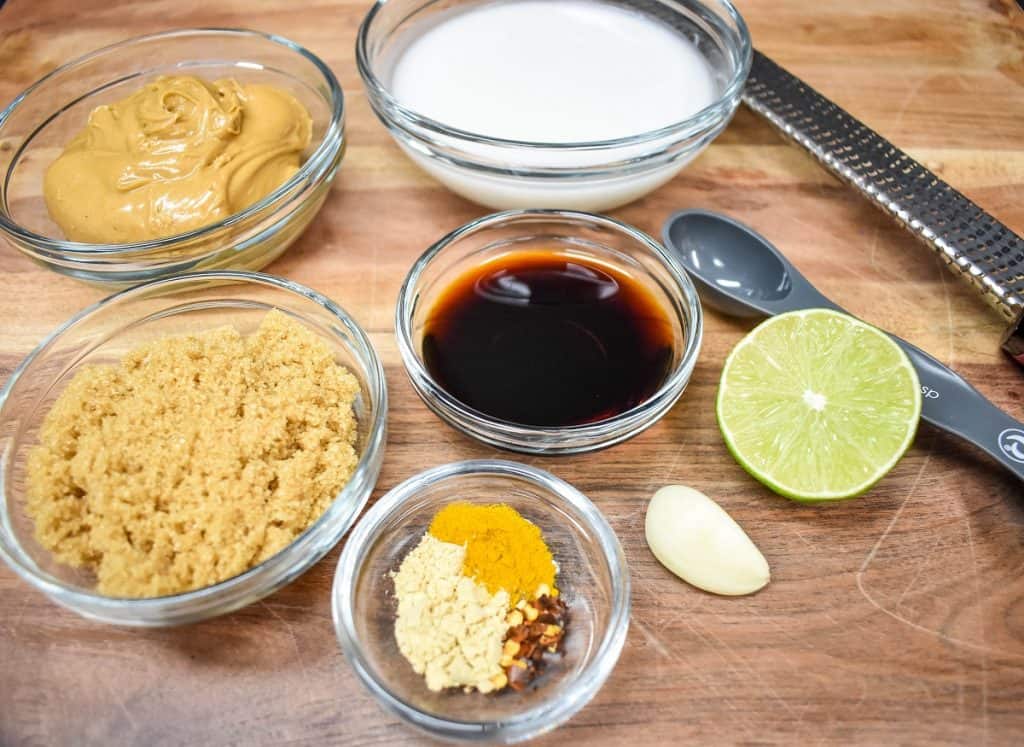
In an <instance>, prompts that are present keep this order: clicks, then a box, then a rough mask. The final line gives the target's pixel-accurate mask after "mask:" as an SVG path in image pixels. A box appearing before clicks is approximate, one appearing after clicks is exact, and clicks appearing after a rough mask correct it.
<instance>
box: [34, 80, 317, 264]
mask: <svg viewBox="0 0 1024 747" xmlns="http://www.w3.org/2000/svg"><path fill="white" fill-rule="evenodd" d="M312 128H313V123H312V119H311V118H310V116H309V112H307V111H306V109H305V108H304V107H303V106H302V104H300V103H299V102H298V101H297V100H296V99H295V97H294V96H292V95H291V94H290V93H288V92H287V91H284V90H281V89H279V88H276V87H274V86H270V85H263V84H248V85H241V84H239V83H238V82H237V81H235V80H233V79H226V80H218V81H215V82H213V83H208V82H206V81H204V80H201V79H199V78H196V77H194V76H191V75H174V76H161V77H159V78H157V79H155V80H153V81H152V82H150V83H147V84H146V86H145V87H144V88H142V89H141V90H139V91H137V92H135V93H133V94H132V95H131V96H129V97H127V98H125V99H122V100H121V101H117V102H115V103H113V104H108V105H104V106H99V107H97V108H96V109H94V110H93V111H92V112H91V113H90V114H89V120H88V123H87V124H86V127H85V129H84V130H82V132H80V133H79V134H78V135H77V136H75V138H74V139H73V140H72V141H71V142H70V143H68V145H67V147H66V148H65V149H64V152H63V153H62V154H61V155H60V157H59V158H57V160H56V161H54V162H53V164H52V165H51V166H50V168H49V169H48V170H47V172H46V177H45V180H44V184H43V196H44V198H45V199H46V207H47V209H48V210H49V212H50V216H51V217H52V218H53V220H54V221H55V222H56V223H57V225H58V226H60V228H61V229H62V230H63V231H64V234H65V236H66V237H67V238H68V239H70V240H72V241H83V242H90V243H103V244H121V243H126V242H132V241H144V240H147V239H155V238H160V237H164V236H172V235H175V234H179V233H184V232H186V231H192V230H195V229H197V228H201V227H203V226H206V225H209V224H211V223H215V222H217V221H219V220H222V219H223V218H227V217H228V216H230V215H232V214H234V213H237V212H238V211H240V210H243V209H245V208H246V207H248V206H249V205H251V204H253V203H254V202H256V201H258V200H260V199H261V198H263V197H265V196H266V195H268V194H269V193H271V192H273V191H274V190H275V189H276V188H277V187H279V186H280V185H281V184H283V183H284V182H285V181H287V180H288V179H289V178H290V177H291V176H292V175H293V174H294V173H295V172H296V170H297V169H298V168H299V161H300V158H301V156H302V152H303V150H305V148H306V147H307V146H308V145H309V142H310V138H311V136H312Z"/></svg>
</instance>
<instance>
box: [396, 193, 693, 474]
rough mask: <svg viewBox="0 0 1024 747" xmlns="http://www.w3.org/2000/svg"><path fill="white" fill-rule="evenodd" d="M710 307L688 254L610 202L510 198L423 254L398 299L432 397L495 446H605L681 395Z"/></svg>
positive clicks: (407, 338)
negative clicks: (679, 255) (529, 204)
mask: <svg viewBox="0 0 1024 747" xmlns="http://www.w3.org/2000/svg"><path fill="white" fill-rule="evenodd" d="M702 319H703V316H702V312H701V307H700V301H699V300H698V297H697V292H696V290H695V289H694V286H693V283H692V282H691V281H690V279H689V277H688V276H687V275H686V272H685V271H684V270H683V268H682V267H681V266H680V264H679V263H678V261H677V260H676V259H675V258H674V257H673V256H671V255H670V254H669V253H668V252H666V251H665V249H664V247H663V246H662V245H661V244H659V243H658V242H657V241H655V240H654V239H652V238H651V237H650V236H648V235H647V234H645V233H643V232H642V231H639V230H637V229H636V228H633V227H632V226H629V225H626V224H625V223H622V222H620V221H617V220H614V219H612V218H607V217H605V216H599V215H593V214H591V213H581V212H572V211H562V210H510V211H506V212H503V213H495V214H493V215H489V216H486V217H484V218H480V219H479V220H475V221H473V222H471V223H467V224H466V225H464V226H462V227H461V228H458V229H456V230H455V231H453V232H452V233H450V234H448V235H447V236H445V237H444V238H442V239H441V240H440V241H438V242H437V243H436V244H434V245H433V246H431V247H430V248H429V249H428V250H427V251H426V252H425V253H424V254H423V256H421V257H420V258H419V260H418V261H417V262H416V263H415V264H414V265H413V267H412V269H411V270H410V271H409V274H408V276H407V277H406V280H405V283H404V285H403V286H402V289H401V291H400V292H399V297H398V305H397V308H396V312H395V329H396V332H397V338H398V347H399V351H400V352H401V355H402V362H403V363H404V364H405V369H406V372H407V373H408V375H409V378H410V380H411V381H412V384H413V387H414V388H415V390H416V392H417V393H418V394H419V395H420V397H421V398H422V399H423V401H424V402H425V403H426V404H427V406H428V407H430V409H431V410H433V411H434V412H435V413H436V414H437V415H439V416H440V417H441V418H442V419H443V420H445V421H447V422H448V423H449V424H450V425H452V426H454V427H455V428H457V429H459V430H461V431H462V432H464V433H466V434H467V435H469V436H471V437H473V438H475V439H478V440H480V441H483V442H484V443H487V444H490V445H492V446H499V447H501V448H505V449H510V450H512V451H521V452H526V453H535V454H570V453H578V452H584V451H591V450H593V449H599V448H603V447H606V446H611V445H612V444H616V443H619V442H620V441H624V440H625V439H628V438H631V437H633V436H635V435H636V434H637V433H640V432H641V431H643V430H644V429H645V428H648V427H650V426H651V425H653V424H654V423H655V422H657V421H658V420H659V419H660V418H661V417H662V416H663V415H664V414H665V413H667V412H668V411H669V409H670V408H671V407H672V406H673V405H674V404H675V402H676V401H677V400H678V399H679V397H680V396H681V395H682V393H683V390H684V389H685V388H686V385H687V383H688V382H689V380H690V375H691V374H692V373H693V367H694V365H695V363H696V361H697V355H698V352H699V350H700V343H701V332H702V323H703V322H702Z"/></svg>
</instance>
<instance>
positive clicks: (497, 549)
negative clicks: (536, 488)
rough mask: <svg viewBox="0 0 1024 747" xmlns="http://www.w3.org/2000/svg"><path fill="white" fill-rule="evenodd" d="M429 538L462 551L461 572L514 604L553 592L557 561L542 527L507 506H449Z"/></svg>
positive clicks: (438, 517)
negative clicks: (543, 590) (501, 592)
mask: <svg viewBox="0 0 1024 747" xmlns="http://www.w3.org/2000/svg"><path fill="white" fill-rule="evenodd" d="M430 534H432V535H433V536H434V537H436V538H437V539H439V540H441V541H442V542H451V543H452V544H456V545H463V546H465V548H466V558H465V564H464V566H463V571H462V572H463V573H464V574H465V575H467V576H471V577H473V578H475V579H476V580H477V581H479V582H480V583H482V584H484V585H485V586H486V587H487V588H488V589H489V590H490V592H491V593H492V594H495V593H497V592H498V591H499V590H504V591H506V592H507V593H508V595H509V598H510V599H511V602H512V604H513V605H515V604H517V603H518V602H519V601H520V600H523V599H526V600H530V599H533V598H534V597H535V596H536V595H537V592H538V589H539V588H540V587H541V586H547V587H548V589H554V588H555V570H556V569H555V561H554V559H553V558H552V557H551V550H549V549H548V546H547V545H546V544H545V542H544V537H543V535H542V534H541V531H540V527H538V526H537V525H536V524H534V523H533V522H531V521H529V520H527V519H524V518H523V517H522V516H521V515H520V514H519V512H518V511H516V510H515V509H514V508H512V507H511V506H507V505H505V504H499V503H494V504H474V503H468V502H466V501H459V502H456V503H450V504H448V505H447V506H445V507H444V508H442V509H441V510H440V511H438V512H437V514H436V515H435V516H434V520H433V521H432V522H431V523H430Z"/></svg>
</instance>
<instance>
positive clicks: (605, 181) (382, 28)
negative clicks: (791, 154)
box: [356, 0, 751, 211]
mask: <svg viewBox="0 0 1024 747" xmlns="http://www.w3.org/2000/svg"><path fill="white" fill-rule="evenodd" d="M593 1H594V2H604V1H605V0H593ZM488 2H493V0H446V2H441V3H438V2H434V0H377V3H376V4H375V5H374V6H373V7H372V8H371V9H370V11H369V13H367V15H366V18H365V19H364V20H363V23H362V26H361V27H360V29H359V35H358V38H357V40H356V63H357V65H358V67H359V74H360V75H361V76H362V79H363V83H364V85H365V87H366V93H367V97H368V98H369V101H370V104H371V106H372V107H373V110H374V111H375V112H376V114H377V116H378V118H379V119H380V120H381V122H383V123H384V125H385V126H386V127H387V128H388V130H389V131H390V133H391V135H392V137H393V138H394V139H395V142H396V143H398V145H399V146H400V147H401V149H402V150H403V151H405V153H406V155H408V156H409V158H411V159H412V160H413V161H414V162H415V163H416V164H417V165H419V166H420V167H421V168H422V169H423V170H424V171H426V172H427V173H429V174H430V175H431V176H433V177H434V178H436V179H437V180H438V181H440V182H442V183H443V184H444V185H445V186H447V187H448V188H449V189H451V190H452V191H453V192H456V193H457V194H459V195H462V196H463V197H465V198H466V199H468V200H472V201H474V202H478V203H481V204H483V205H487V206H490V207H494V208H499V209H505V208H528V207H537V206H542V207H549V208H567V209H574V210H593V211H602V210H608V209H610V208H613V207H617V206H619V205H623V204H625V203H627V202H631V201H633V200H635V199H638V198H639V197H641V196H643V195H645V194H647V193H648V192H651V191H652V190H654V189H657V188H658V187H660V186H661V185H662V184H664V183H665V182H667V181H668V180H669V179H671V178H672V177H673V176H675V175H676V174H677V173H679V171H680V170H681V169H682V168H683V167H684V166H685V165H686V164H688V163H689V162H690V161H692V160H693V159H694V158H695V157H696V156H697V154H699V153H700V152H701V151H702V150H704V148H706V147H707V145H708V144H709V143H710V142H711V141H712V140H713V139H714V138H715V137H716V136H717V135H718V134H719V133H720V132H721V131H722V130H723V129H724V128H725V126H726V125H727V124H728V123H729V120H730V119H731V118H732V115H733V113H734V112H735V111H736V107H737V106H738V105H739V102H740V95H741V94H742V91H743V85H744V83H745V82H746V79H747V73H748V72H749V70H750V61H751V45H750V34H749V32H748V31H747V27H746V24H745V23H744V22H743V18H742V17H741V16H740V14H739V12H738V11H737V10H736V8H735V7H734V6H733V5H732V3H731V2H729V0H707V2H698V1H697V0H643V2H629V3H620V2H616V4H624V5H626V6H628V7H629V8H630V9H631V10H632V11H633V12H636V13H642V14H644V15H647V16H649V17H651V18H652V19H655V20H656V21H658V22H659V23H661V24H662V25H665V26H667V27H668V28H670V29H672V30H673V31H675V32H676V33H678V34H680V35H681V36H683V37H685V38H687V39H688V40H690V41H691V42H693V43H694V44H695V45H696V46H697V49H698V50H699V51H700V53H701V54H703V56H704V57H705V59H706V60H707V62H708V65H709V67H710V69H711V71H712V76H713V78H714V81H715V84H716V86H717V89H718V98H717V99H716V100H715V101H714V102H712V103H711V104H710V105H708V106H707V107H705V108H704V109H702V110H700V111H699V112H697V113H696V114H694V115H693V116H692V117H689V118H687V119H685V120H683V121H681V122H676V123H675V124H672V125H669V126H667V127H663V128H661V129H658V130H653V131H650V132H638V133H635V134H632V135H630V136H628V137H621V138H616V139H613V140H600V141H593V142H580V143H550V142H549V143H545V142H531V141H520V140H509V139H506V138H500V137H491V136H489V135H488V133H485V132H484V133H480V132H467V131H465V130H460V129H458V128H456V127H453V126H450V125H448V124H445V123H444V122H438V121H436V120H434V119H431V118H429V117H426V116H424V115H422V114H420V113H418V112H416V111H413V110H412V109H410V108H407V107H406V106H404V105H403V103H402V102H401V101H400V100H398V99H397V98H396V97H395V96H394V95H393V94H392V92H391V89H390V86H391V79H392V74H393V69H394V65H395V63H396V61H397V60H398V59H399V57H400V56H401V54H402V52H403V51H404V50H405V48H406V47H407V46H408V44H409V42H410V40H411V39H413V38H415V37H416V36H417V35H418V34H420V33H422V31H423V30H424V29H426V28H429V27H431V26H433V25H434V24H436V23H437V22H438V21H439V20H443V18H444V17H445V16H446V15H449V14H454V13H459V12H462V11H465V10H467V9H469V8H472V7H475V6H478V5H481V4H484V3H488Z"/></svg>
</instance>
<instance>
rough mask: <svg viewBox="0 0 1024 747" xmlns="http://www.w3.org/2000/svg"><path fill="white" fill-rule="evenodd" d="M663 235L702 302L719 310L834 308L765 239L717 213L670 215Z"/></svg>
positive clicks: (744, 313) (756, 312) (741, 313)
mask: <svg viewBox="0 0 1024 747" xmlns="http://www.w3.org/2000/svg"><path fill="white" fill-rule="evenodd" d="M663 239H664V242H665V245H666V246H667V247H669V248H670V249H672V250H674V251H675V253H676V256H677V257H678V258H679V260H680V261H681V262H682V263H683V265H684V266H685V267H686V270H687V271H688V272H689V273H690V276H691V277H692V278H693V280H694V284H695V285H696V286H697V289H698V290H699V291H700V295H701V298H702V299H703V301H704V302H705V303H707V304H708V305H709V306H711V307H712V308H714V309H717V310H718V311H721V312H722V313H724V314H728V315H730V316H738V317H747V318H749V317H761V316H765V315H772V314H781V313H782V312H784V311H793V310H796V309H806V308H809V307H823V308H833V309H834V308H837V307H836V306H835V304H833V303H832V302H831V301H829V300H828V299H827V298H825V297H824V296H822V295H821V294H820V293H819V292H818V291H817V290H816V289H815V288H814V287H813V286H812V285H811V284H810V283H809V282H807V280H805V279H804V277H803V275H801V274H800V272H799V271H798V270H797V269H796V268H795V267H793V265H792V264H790V262H789V261H788V260H787V259H786V258H785V257H784V256H783V255H782V253H781V252H780V251H779V250H778V249H776V248H775V247H774V246H772V244H771V242H770V241H768V239H766V238H765V237H764V236H761V235H760V234H759V233H757V232H756V231H754V230H753V229H751V228H749V227H747V226H745V225H743V224H742V223H740V222H739V221H736V220H733V219H732V218H729V217H727V216H725V215H721V214H720V213H715V212H713V211H710V210H680V211H679V212H676V213H673V214H672V215H671V216H670V217H669V219H668V220H667V221H666V222H665V228H664V231H663Z"/></svg>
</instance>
